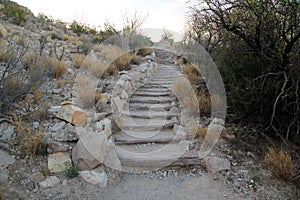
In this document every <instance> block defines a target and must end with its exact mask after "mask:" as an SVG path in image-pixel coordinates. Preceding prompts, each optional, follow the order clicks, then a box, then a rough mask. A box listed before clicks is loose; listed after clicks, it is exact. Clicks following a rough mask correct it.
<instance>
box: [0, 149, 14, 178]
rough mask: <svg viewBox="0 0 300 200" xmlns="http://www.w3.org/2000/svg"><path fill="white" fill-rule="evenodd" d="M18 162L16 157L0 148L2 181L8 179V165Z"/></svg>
mask: <svg viewBox="0 0 300 200" xmlns="http://www.w3.org/2000/svg"><path fill="white" fill-rule="evenodd" d="M15 162H16V159H15V158H14V157H12V156H11V155H9V154H8V153H6V152H5V151H2V150H1V149H0V163H1V164H0V182H6V181H7V179H8V173H9V172H8V170H7V169H6V167H7V166H8V165H12V164H14V163H15Z"/></svg>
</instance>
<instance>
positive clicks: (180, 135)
mask: <svg viewBox="0 0 300 200" xmlns="http://www.w3.org/2000/svg"><path fill="white" fill-rule="evenodd" d="M173 132H174V133H175V138H174V139H175V140H186V138H187V133H186V132H185V130H184V128H183V126H181V125H178V124H175V125H174V127H173Z"/></svg>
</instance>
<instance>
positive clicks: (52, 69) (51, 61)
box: [22, 53, 67, 78]
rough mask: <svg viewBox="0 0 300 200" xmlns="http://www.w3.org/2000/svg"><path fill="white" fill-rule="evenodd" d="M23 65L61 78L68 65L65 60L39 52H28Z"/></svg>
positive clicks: (43, 73)
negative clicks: (39, 53)
mask: <svg viewBox="0 0 300 200" xmlns="http://www.w3.org/2000/svg"><path fill="white" fill-rule="evenodd" d="M22 63H23V65H24V66H25V67H26V68H27V69H28V70H29V71H33V72H37V71H39V72H41V77H42V76H44V75H47V76H52V77H54V78H60V77H62V75H63V74H64V73H65V72H66V69H67V65H66V64H65V63H64V62H63V61H58V60H56V59H55V58H52V57H43V56H39V55H37V54H33V53H28V54H26V55H25V56H24V58H23V59H22Z"/></svg>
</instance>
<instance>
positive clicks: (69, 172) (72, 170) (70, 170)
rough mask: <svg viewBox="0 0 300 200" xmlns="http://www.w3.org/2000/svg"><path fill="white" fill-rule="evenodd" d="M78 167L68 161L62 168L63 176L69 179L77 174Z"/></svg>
mask: <svg viewBox="0 0 300 200" xmlns="http://www.w3.org/2000/svg"><path fill="white" fill-rule="evenodd" d="M78 171H79V170H78V168H77V167H76V166H73V165H72V164H71V163H69V166H67V167H66V168H65V170H64V173H65V176H66V177H67V178H69V179H72V178H75V177H77V176H78V175H79V173H78Z"/></svg>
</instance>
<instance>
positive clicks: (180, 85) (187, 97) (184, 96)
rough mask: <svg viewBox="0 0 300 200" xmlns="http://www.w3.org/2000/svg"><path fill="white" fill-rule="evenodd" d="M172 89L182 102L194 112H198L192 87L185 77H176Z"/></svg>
mask: <svg viewBox="0 0 300 200" xmlns="http://www.w3.org/2000/svg"><path fill="white" fill-rule="evenodd" d="M173 91H174V93H175V94H176V97H177V98H178V99H179V101H181V102H182V104H183V105H184V106H185V107H186V108H188V109H189V111H191V112H194V113H199V104H198V100H197V96H196V94H195V91H194V89H193V88H192V86H191V84H190V82H189V81H188V80H187V79H185V78H177V79H176V80H175V81H174V83H173Z"/></svg>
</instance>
